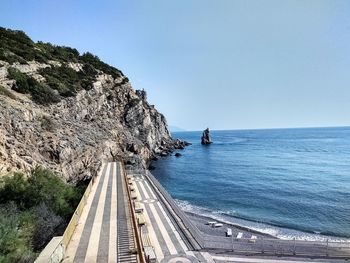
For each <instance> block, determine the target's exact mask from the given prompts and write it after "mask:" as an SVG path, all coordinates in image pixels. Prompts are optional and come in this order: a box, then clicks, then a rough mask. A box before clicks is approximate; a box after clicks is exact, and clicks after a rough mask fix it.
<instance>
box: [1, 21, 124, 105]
mask: <svg viewBox="0 0 350 263" xmlns="http://www.w3.org/2000/svg"><path fill="white" fill-rule="evenodd" d="M0 39H1V41H0V60H2V61H6V62H7V63H9V64H10V65H12V64H14V63H20V64H27V63H28V61H36V62H39V63H45V64H50V62H51V61H55V63H56V64H57V62H58V63H59V65H52V66H50V67H46V68H42V69H40V71H39V73H40V74H41V75H42V76H43V77H44V78H45V81H43V82H39V81H37V80H35V79H34V78H33V77H32V76H28V75H27V74H26V73H21V72H19V71H18V70H16V69H14V68H10V70H9V78H10V79H13V80H15V81H16V82H15V83H14V85H13V87H12V88H13V90H15V91H17V92H20V93H24V94H31V96H32V99H33V100H34V101H35V102H37V103H39V104H50V103H55V102H59V101H60V99H61V97H69V96H74V95H76V92H77V91H79V90H82V89H86V90H88V89H90V88H91V87H92V83H93V82H94V81H95V77H96V75H97V73H98V71H102V72H104V73H105V74H109V75H111V76H112V77H113V78H119V77H124V76H123V73H122V72H121V71H120V70H118V69H116V68H114V67H112V66H110V65H108V64H106V63H104V62H102V61H101V60H100V59H99V58H98V57H97V56H95V55H93V54H91V53H89V52H86V53H84V54H82V55H80V54H79V52H78V50H76V49H75V48H70V47H64V46H55V45H52V44H50V43H43V42H37V43H35V42H33V41H32V40H31V39H30V38H29V37H28V36H27V35H26V34H25V33H24V32H22V31H17V30H10V29H5V28H2V27H0ZM67 63H76V64H78V65H79V66H80V67H81V69H82V70H79V71H76V70H74V69H72V68H71V67H69V66H67ZM125 79H127V78H125Z"/></svg>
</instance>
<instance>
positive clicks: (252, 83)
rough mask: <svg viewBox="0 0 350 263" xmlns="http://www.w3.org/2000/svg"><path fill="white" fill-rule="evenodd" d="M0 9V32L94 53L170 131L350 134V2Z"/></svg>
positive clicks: (108, 3) (65, 3)
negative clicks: (346, 130)
mask: <svg viewBox="0 0 350 263" xmlns="http://www.w3.org/2000/svg"><path fill="white" fill-rule="evenodd" d="M0 1H1V8H0V25H1V26H4V27H8V28H12V29H21V30H24V31H25V32H26V33H28V35H29V36H30V37H32V38H33V39H34V40H42V41H47V42H52V43H54V44H59V45H67V46H72V47H76V48H77V49H78V50H79V51H81V52H83V51H91V52H93V53H95V54H97V55H98V56H99V57H100V58H101V59H102V60H104V61H106V62H108V63H110V64H112V65H114V66H116V67H118V68H120V69H121V70H122V71H123V72H124V73H125V74H126V75H127V76H128V77H129V79H130V80H131V82H132V84H133V87H134V88H135V89H140V88H144V89H146V90H147V91H148V97H149V101H150V103H152V104H155V105H156V107H157V108H158V109H159V110H160V111H161V112H162V113H164V114H165V116H166V117H167V119H168V123H169V124H172V125H176V126H179V127H182V128H185V129H188V130H200V129H203V128H205V127H207V126H208V127H210V128H212V129H240V128H271V127H308V126H342V125H350V15H349V14H350V1H346V0H345V1H336V0H329V1H322V0H307V1H304V0H295V1H286V0H285V1H281V0H275V1H259V0H256V1H246V0H241V1H235V0H220V1H213V0H211V1H205V0H198V1H193V0H191V1H189V0H173V1H164V0H157V1H155V0H147V1H132V0H126V1H117V0H99V1H86V0H85V1H83V0H74V1H72V0H60V1H56V0H49V1H48V0H25V1H24V0H10V1H9V0H0Z"/></svg>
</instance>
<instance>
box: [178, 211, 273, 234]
mask: <svg viewBox="0 0 350 263" xmlns="http://www.w3.org/2000/svg"><path fill="white" fill-rule="evenodd" d="M184 212H185V214H186V216H187V217H188V218H189V219H190V220H191V222H192V223H194V224H195V225H196V227H197V228H198V229H199V230H200V231H202V232H204V233H205V234H209V235H215V236H223V235H225V233H226V229H227V228H231V229H232V230H233V233H237V232H242V234H243V235H244V236H248V235H250V236H251V235H252V234H254V235H257V236H258V237H259V238H262V237H263V238H272V239H279V238H278V237H275V236H273V235H270V234H266V233H263V232H260V231H257V230H254V229H251V228H249V227H245V226H241V225H238V224H234V223H229V222H226V221H224V220H220V219H216V218H212V217H209V216H204V215H199V214H196V213H193V212H187V211H184ZM209 221H215V222H218V223H222V224H223V226H222V227H220V228H212V227H210V226H209V225H207V224H206V223H207V222H209ZM248 238H250V237H248Z"/></svg>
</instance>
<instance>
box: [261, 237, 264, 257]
mask: <svg viewBox="0 0 350 263" xmlns="http://www.w3.org/2000/svg"><path fill="white" fill-rule="evenodd" d="M261 243H262V249H261V252H262V253H263V254H264V253H265V250H264V237H263V238H262V239H261Z"/></svg>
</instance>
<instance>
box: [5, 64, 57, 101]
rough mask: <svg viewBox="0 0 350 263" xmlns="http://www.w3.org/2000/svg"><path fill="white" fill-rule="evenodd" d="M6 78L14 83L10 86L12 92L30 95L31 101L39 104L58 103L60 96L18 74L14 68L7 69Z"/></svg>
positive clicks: (28, 77)
mask: <svg viewBox="0 0 350 263" xmlns="http://www.w3.org/2000/svg"><path fill="white" fill-rule="evenodd" d="M8 77H9V78H10V79H13V80H15V81H16V82H15V83H14V85H13V86H12V89H13V90H14V91H17V92H19V93H24V94H28V93H29V94H31V95H32V99H33V100H34V101H35V102H36V103H39V104H43V105H44V104H50V103H56V102H59V101H60V96H59V94H57V93H56V92H55V91H54V90H53V89H51V88H50V87H49V86H47V85H44V84H41V83H39V82H38V81H36V80H35V79H34V78H33V77H30V76H28V75H27V74H25V73H22V72H20V71H19V70H17V69H15V68H11V67H10V68H9V69H8Z"/></svg>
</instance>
